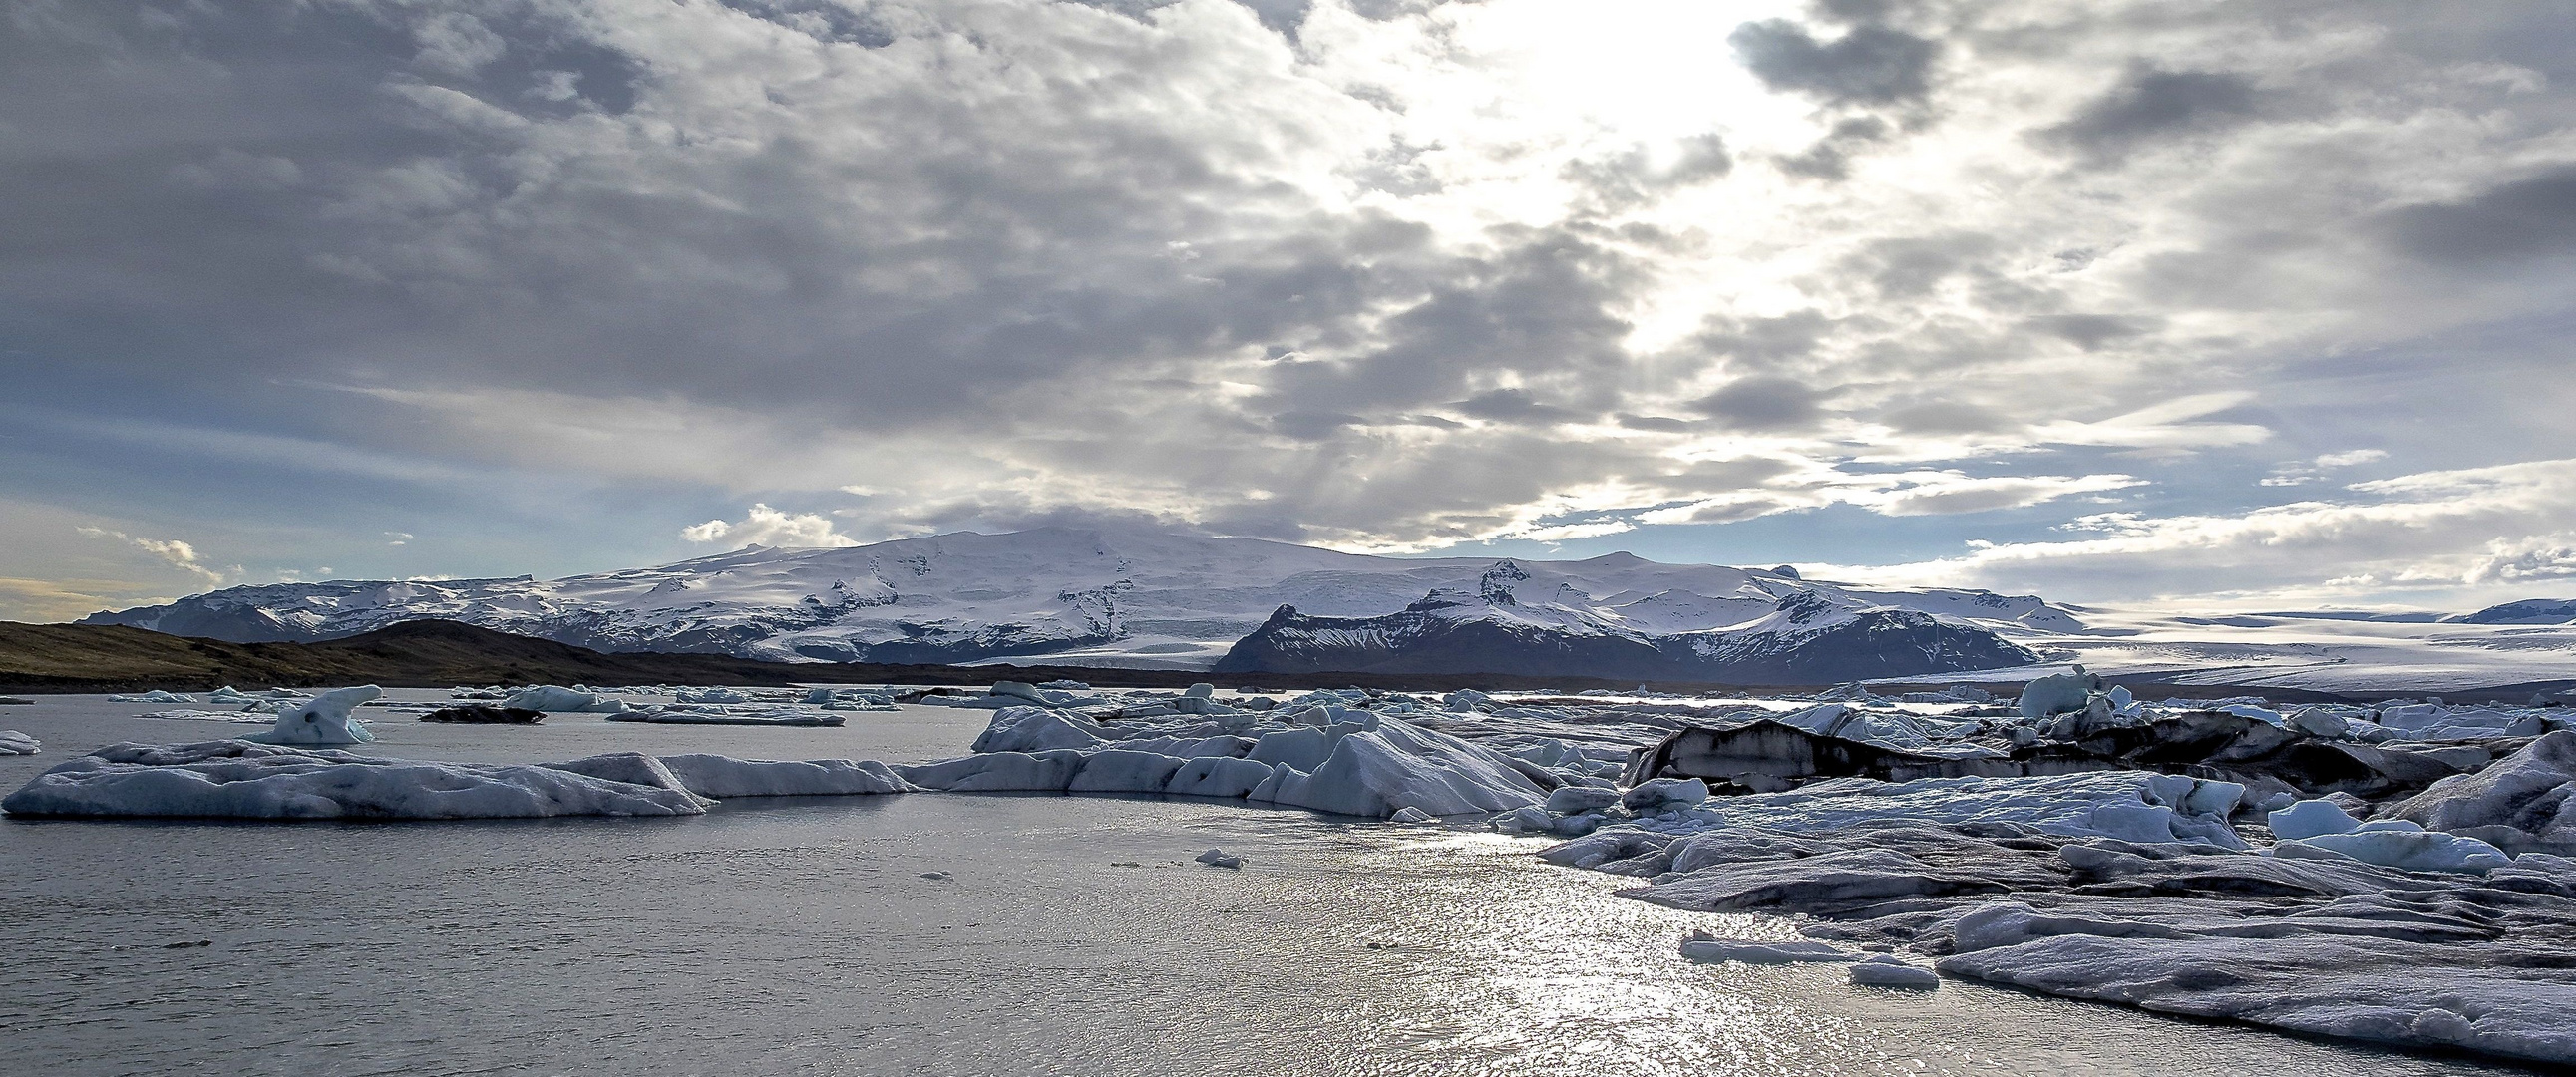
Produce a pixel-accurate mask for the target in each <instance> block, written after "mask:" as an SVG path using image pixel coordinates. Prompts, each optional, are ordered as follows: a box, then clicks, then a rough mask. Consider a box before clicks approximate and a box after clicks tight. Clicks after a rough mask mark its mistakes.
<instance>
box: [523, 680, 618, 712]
mask: <svg viewBox="0 0 2576 1077" xmlns="http://www.w3.org/2000/svg"><path fill="white" fill-rule="evenodd" d="M501 709H503V710H517V711H541V712H542V711H554V712H556V713H601V714H615V713H617V712H618V711H622V710H625V709H626V702H625V701H624V700H617V699H602V698H600V696H599V694H598V693H596V692H584V691H579V690H576V689H571V688H565V687H562V686H559V685H552V684H540V685H536V686H533V687H529V688H522V689H519V690H518V691H516V692H512V693H510V695H509V697H508V698H506V699H503V700H502V701H501Z"/></svg>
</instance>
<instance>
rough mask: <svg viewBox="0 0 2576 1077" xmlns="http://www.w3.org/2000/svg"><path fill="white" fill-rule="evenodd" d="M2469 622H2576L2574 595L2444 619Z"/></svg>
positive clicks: (2509, 623)
mask: <svg viewBox="0 0 2576 1077" xmlns="http://www.w3.org/2000/svg"><path fill="white" fill-rule="evenodd" d="M2447 620H2450V621H2453V622H2456V623H2458V624H2470V625H2563V624H2576V598H2532V599H2525V600H2523V601H2521V602H2507V603H2505V604H2504V605H2501V606H2489V607H2487V608H2485V609H2482V610H2479V611H2478V612H2476V613H2467V614H2462V615H2460V616H2458V617H2451V618H2447Z"/></svg>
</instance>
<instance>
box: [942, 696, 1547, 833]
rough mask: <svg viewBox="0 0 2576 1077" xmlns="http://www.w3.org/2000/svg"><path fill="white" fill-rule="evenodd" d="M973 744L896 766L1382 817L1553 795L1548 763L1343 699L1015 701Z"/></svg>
mask: <svg viewBox="0 0 2576 1077" xmlns="http://www.w3.org/2000/svg"><path fill="white" fill-rule="evenodd" d="M1175 717H1177V716H1175ZM1315 722H1322V723H1325V724H1321V725H1317V724H1312V723H1315ZM1301 723H1303V724H1301ZM975 748H976V752H977V754H974V755H969V756H964V757H962V758H958V759H951V760H945V761H942V762H938V763H931V764H926V765H922V766H912V767H899V768H896V771H897V773H899V774H901V775H902V776H903V777H904V778H905V779H906V780H908V781H910V782H912V783H914V784H916V785H919V786H921V787H923V788H925V789H935V790H944V791H949V792H1000V791H1044V792H1074V793H1170V794H1180V795H1187V796H1216V797H1244V798H1247V799H1250V800H1253V801H1257V802H1262V803H1270V804H1280V805H1286V806H1290V807H1300V808H1309V809H1312V810H1315V811H1323V812H1332V813H1335V814H1341V815H1365V816H1373V817H1377V818H1386V817H1389V816H1392V815H1395V814H1396V813H1398V812H1400V811H1402V810H1404V809H1406V808H1411V809H1414V810H1415V811H1417V812H1419V813H1421V814H1423V815H1430V816H1438V815H1461V814H1469V813H1476V812H1495V811H1504V810H1509V809H1512V808H1521V807H1534V806H1536V805H1537V804H1539V803H1541V802H1543V801H1545V800H1546V799H1547V791H1546V790H1544V789H1542V788H1540V787H1539V785H1538V784H1537V782H1536V781H1534V780H1533V778H1532V777H1531V775H1530V773H1529V772H1530V771H1539V773H1541V774H1544V773H1545V772H1544V771H1541V770H1540V768H1537V767H1535V766H1532V765H1529V764H1525V763H1519V762H1516V761H1514V760H1512V759H1510V758H1509V757H1506V756H1504V755H1502V754H1500V753H1497V752H1495V751H1493V750H1491V749H1488V748H1484V747H1481V746H1479V745H1475V744H1471V743H1469V742H1467V741H1464V740H1460V739H1458V738H1457V737H1454V736H1450V735H1449V734H1446V733H1439V732H1435V731H1432V730H1429V729H1424V728H1422V727H1420V726H1416V725H1413V724H1410V723H1408V722H1405V721H1404V720H1402V719H1398V718H1390V717H1382V716H1380V715H1378V714H1375V713H1372V712H1369V711H1363V710H1354V709H1349V708H1344V707H1339V706H1322V705H1317V706H1311V707H1305V708H1299V709H1297V710H1295V711H1292V712H1288V713H1285V714H1281V715H1279V716H1276V717H1268V716H1260V715H1253V714H1224V715H1217V714H1211V715H1206V716H1191V717H1189V718H1188V719H1186V720H1183V721H1172V722H1162V723H1154V722H1138V721H1131V720H1121V721H1120V722H1118V723H1117V724H1116V725H1115V726H1111V725H1106V724H1103V723H1100V722H1095V721H1092V720H1091V719H1089V718H1086V717H1083V716H1082V715H1078V714H1072V713H1067V712H1064V711H1058V710H1054V709H1051V708H1042V707H1036V706H1018V707H1010V708H1006V709H1004V710H1002V711H1000V712H997V713H996V714H994V716H993V719H992V721H991V722H990V723H989V724H987V726H986V727H985V730H984V733H983V735H982V736H980V737H978V738H976V741H975Z"/></svg>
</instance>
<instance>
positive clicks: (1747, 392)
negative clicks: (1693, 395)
mask: <svg viewBox="0 0 2576 1077" xmlns="http://www.w3.org/2000/svg"><path fill="white" fill-rule="evenodd" d="M1829 395H1831V394H1830V393H1828V392H1820V391H1818V390H1816V389H1813V388H1810V387H1808V386H1806V385H1802V384H1800V383H1798V382H1797V381H1796V380H1794V379H1790V378H1783V377H1752V378H1745V379H1742V380H1739V381H1735V382H1730V383H1728V384H1727V386H1726V387H1725V388H1722V389H1719V390H1718V391H1716V392H1714V393H1710V394H1709V395H1707V396H1704V397H1701V398H1700V399H1698V400H1695V401H1692V402H1691V407H1692V408H1694V409H1696V410H1698V411H1699V412H1700V413H1701V414H1703V415H1707V416H1710V417H1712V418H1715V419H1717V420H1719V421H1721V422H1723V423H1725V424H1727V425H1728V426H1731V427H1734V428H1736V429H1741V430H1795V429H1800V428H1803V427H1807V426H1811V425H1813V424H1814V423H1815V422H1816V420H1818V419H1819V418H1822V417H1823V415H1824V408H1823V407H1822V406H1821V403H1820V402H1821V401H1823V400H1824V398H1825V397H1827V396H1829Z"/></svg>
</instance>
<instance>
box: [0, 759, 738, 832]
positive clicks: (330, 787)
mask: <svg viewBox="0 0 2576 1077" xmlns="http://www.w3.org/2000/svg"><path fill="white" fill-rule="evenodd" d="M705 810H706V808H705V805H704V804H703V803H702V802H701V801H700V800H699V799H698V798H697V797H695V796H692V795H691V794H690V793H689V792H688V791H687V790H685V789H682V788H679V787H677V786H676V785H674V786H672V787H667V788H664V787H655V786H649V785H641V784H635V783H630V782H621V781H611V780H607V779H603V778H597V777H592V776H590V775H586V774H580V773H575V772H573V771H569V770H563V769H558V768H553V767H540V766H506V765H504V766H496V765H490V764H478V763H443V762H429V761H423V760H403V759H379V758H375V757H372V756H363V755H355V754H352V753H349V752H342V751H333V750H330V749H326V748H302V747H288V746H283V745H269V744H255V743H250V742H247V741H243V740H218V741H207V742H204V743H199V744H179V745H166V746H156V745H148V744H113V745H109V746H107V747H105V748H101V749H99V750H97V751H95V752H91V753H90V754H88V755H84V756H80V757H78V758H75V759H70V760H66V761H65V762H63V763H61V764H59V765H57V766H55V767H54V768H53V769H51V770H47V771H46V772H44V773H43V774H40V775H37V776H36V778H35V779H34V780H33V781H30V782H28V783H27V784H26V785H25V786H23V787H21V788H20V789H19V790H18V791H17V792H14V793H11V794H9V796H8V797H7V798H6V799H5V800H0V811H6V812H8V813H9V814H11V815H39V816H41V815H60V816H93V817H149V816H172V817H186V818H224V819H500V818H538V817H547V816H563V815H694V814H697V813H699V812H703V811H705Z"/></svg>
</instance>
